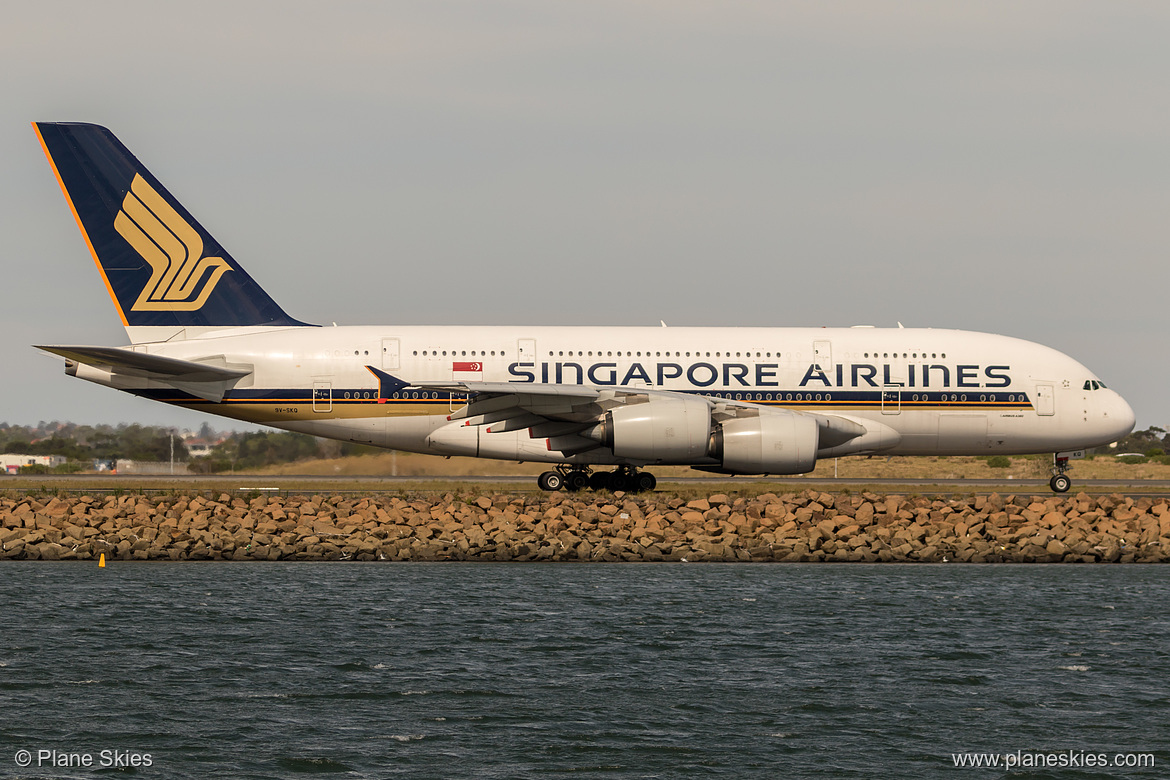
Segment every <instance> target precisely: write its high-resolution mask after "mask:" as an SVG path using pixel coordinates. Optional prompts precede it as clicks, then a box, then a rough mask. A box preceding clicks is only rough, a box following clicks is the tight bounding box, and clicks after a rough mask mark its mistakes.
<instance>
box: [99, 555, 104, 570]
mask: <svg viewBox="0 0 1170 780" xmlns="http://www.w3.org/2000/svg"><path fill="white" fill-rule="evenodd" d="M98 568H99V569H104V568H106V554H105V553H102V556H101V557H100V558H98Z"/></svg>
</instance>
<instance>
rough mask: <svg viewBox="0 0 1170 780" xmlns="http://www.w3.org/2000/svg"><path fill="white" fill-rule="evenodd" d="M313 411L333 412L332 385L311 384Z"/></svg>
mask: <svg viewBox="0 0 1170 780" xmlns="http://www.w3.org/2000/svg"><path fill="white" fill-rule="evenodd" d="M313 411H314V412H332V411H333V385H332V383H331V382H325V381H315V382H313Z"/></svg>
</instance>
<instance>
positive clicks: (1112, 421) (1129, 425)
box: [1105, 393, 1137, 440]
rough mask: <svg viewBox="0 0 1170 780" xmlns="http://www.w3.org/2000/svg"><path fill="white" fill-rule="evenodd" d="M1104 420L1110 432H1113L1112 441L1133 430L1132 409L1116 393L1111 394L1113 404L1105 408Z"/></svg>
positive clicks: (1134, 418) (1133, 418)
mask: <svg viewBox="0 0 1170 780" xmlns="http://www.w3.org/2000/svg"><path fill="white" fill-rule="evenodd" d="M1105 418H1106V421H1107V423H1108V424H1109V428H1110V430H1112V431H1114V440H1117V439H1120V438H1121V437H1123V436H1125V435H1127V434H1128V433H1129V432H1130V431H1132V430H1133V425H1134V422H1136V420H1137V418H1136V417H1134V413H1133V408H1132V407H1131V406H1130V405H1129V404H1128V403H1127V402H1126V400H1125V399H1124V398H1122V397H1121V396H1120V395H1118V394H1117V393H1113V403H1111V404H1109V405H1107V406H1106V407H1105Z"/></svg>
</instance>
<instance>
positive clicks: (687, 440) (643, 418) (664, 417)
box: [582, 396, 711, 463]
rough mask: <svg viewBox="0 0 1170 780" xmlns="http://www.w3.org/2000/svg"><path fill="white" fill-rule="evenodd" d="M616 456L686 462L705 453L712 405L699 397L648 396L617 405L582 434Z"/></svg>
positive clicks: (653, 460)
mask: <svg viewBox="0 0 1170 780" xmlns="http://www.w3.org/2000/svg"><path fill="white" fill-rule="evenodd" d="M582 435H583V436H587V437H589V438H591V439H593V440H595V441H599V442H601V443H602V444H604V445H605V446H607V447H609V448H611V449H612V450H613V454H614V455H616V456H618V457H619V458H630V459H631V460H639V461H645V462H647V463H689V462H694V461H696V460H702V459H703V458H705V457H706V456H707V446H708V441H709V439H710V437H711V408H710V406H708V404H707V401H706V400H704V399H701V398H688V397H671V396H650V400H649V401H647V402H646V403H641V404H631V405H629V406H619V407H617V408H614V409H610V410H609V411H607V412H606V413H605V417H604V418H603V419H602V421H601V423H600V424H599V425H596V426H594V427H593V428H591V429H590V430H589V431H586V432H585V433H583V434H582Z"/></svg>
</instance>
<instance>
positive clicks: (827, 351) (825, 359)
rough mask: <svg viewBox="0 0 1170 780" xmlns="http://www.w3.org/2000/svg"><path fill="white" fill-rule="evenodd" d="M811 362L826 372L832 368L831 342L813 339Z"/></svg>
mask: <svg viewBox="0 0 1170 780" xmlns="http://www.w3.org/2000/svg"><path fill="white" fill-rule="evenodd" d="M813 362H814V363H816V364H817V366H818V367H819V368H820V369H821V370H822V371H824V372H825V373H828V372H829V371H830V370H831V369H832V368H833V342H831V341H814V342H813Z"/></svg>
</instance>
